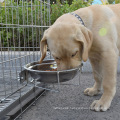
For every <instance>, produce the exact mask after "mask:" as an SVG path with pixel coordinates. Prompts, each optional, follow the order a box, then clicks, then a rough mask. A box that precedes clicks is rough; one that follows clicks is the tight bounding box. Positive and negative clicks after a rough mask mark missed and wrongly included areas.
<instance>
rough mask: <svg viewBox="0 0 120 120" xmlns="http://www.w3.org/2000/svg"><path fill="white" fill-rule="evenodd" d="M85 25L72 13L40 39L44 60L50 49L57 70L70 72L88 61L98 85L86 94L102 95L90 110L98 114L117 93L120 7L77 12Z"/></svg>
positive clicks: (60, 20) (103, 6)
mask: <svg viewBox="0 0 120 120" xmlns="http://www.w3.org/2000/svg"><path fill="white" fill-rule="evenodd" d="M74 13H76V14H78V15H79V16H80V17H81V18H82V20H83V21H84V23H85V26H83V25H82V24H81V23H80V21H79V20H78V19H77V18H76V17H75V16H73V15H71V14H64V15H62V16H61V17H59V18H58V19H57V20H56V21H55V23H54V24H53V25H52V26H51V27H50V28H48V29H47V30H46V31H45V32H44V35H43V38H42V40H41V44H40V47H41V52H42V57H41V59H40V63H41V62H42V60H43V59H44V58H45V56H46V51H47V46H48V47H49V49H50V51H51V54H52V55H53V57H54V59H55V60H56V63H57V66H58V70H64V69H71V68H74V67H77V66H79V65H80V64H81V62H82V60H83V61H87V59H88V58H89V60H90V62H91V65H92V69H93V75H94V79H95V84H94V85H93V87H91V88H87V89H86V90H85V91H84V94H85V95H89V96H94V95H97V94H99V92H100V90H101V88H102V87H103V90H104V92H103V94H102V96H101V98H100V99H99V100H95V101H94V102H93V103H92V104H91V106H90V108H91V109H92V110H95V111H106V110H107V109H109V107H110V105H111V102H112V100H113V97H114V95H115V93H116V75H117V64H118V58H119V56H120V5H119V4H116V5H92V6H90V7H85V8H81V9H78V10H76V11H74Z"/></svg>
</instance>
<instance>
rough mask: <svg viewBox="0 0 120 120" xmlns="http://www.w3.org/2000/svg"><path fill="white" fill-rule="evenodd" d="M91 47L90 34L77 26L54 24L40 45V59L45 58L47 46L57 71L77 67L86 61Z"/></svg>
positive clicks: (82, 27)
mask: <svg viewBox="0 0 120 120" xmlns="http://www.w3.org/2000/svg"><path fill="white" fill-rule="evenodd" d="M91 45H92V34H91V32H90V31H89V30H88V29H87V28H86V27H84V26H82V25H78V24H63V23H59V24H54V25H52V26H51V27H50V28H48V29H47V30H46V31H45V32H44V35H43V38H42V40H41V43H40V49H41V53H42V57H41V59H40V63H41V62H42V61H43V59H44V58H45V56H46V52H47V46H48V47H49V49H50V51H51V54H52V56H53V57H54V59H55V61H56V63H57V69H58V70H65V69H71V68H75V67H78V66H79V65H80V64H81V61H82V60H83V61H87V59H88V52H89V50H90V48H91Z"/></svg>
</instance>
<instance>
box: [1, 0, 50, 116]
mask: <svg viewBox="0 0 120 120" xmlns="http://www.w3.org/2000/svg"><path fill="white" fill-rule="evenodd" d="M49 25H50V0H4V1H3V2H0V101H1V103H0V112H2V111H3V109H4V108H6V105H4V107H3V104H4V102H5V101H6V100H7V99H8V103H9V101H12V100H13V101H14V100H16V99H18V98H20V97H21V96H22V95H24V94H25V93H26V92H27V91H29V90H30V89H31V86H27V85H26V84H27V81H26V83H23V84H20V82H19V73H20V72H21V71H22V70H23V66H24V65H25V64H27V63H30V62H32V61H38V60H39V59H40V52H39V50H40V40H41V37H42V35H43V32H44V30H45V29H46V28H48V27H49ZM9 99H10V100H9ZM1 106H2V107H1ZM6 114H7V113H6Z"/></svg>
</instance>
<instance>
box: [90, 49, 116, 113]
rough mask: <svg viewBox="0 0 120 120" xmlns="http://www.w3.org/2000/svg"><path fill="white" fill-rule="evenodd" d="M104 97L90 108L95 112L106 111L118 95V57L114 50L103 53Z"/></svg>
mask: <svg viewBox="0 0 120 120" xmlns="http://www.w3.org/2000/svg"><path fill="white" fill-rule="evenodd" d="M101 61H102V64H101V65H102V73H103V82H102V84H103V90H104V92H103V95H102V96H101V98H100V99H99V100H95V101H94V102H93V103H92V104H91V106H90V108H91V109H92V110H95V111H106V110H107V109H108V108H109V107H110V105H111V102H112V99H113V97H114V95H115V93H116V75H117V63H118V56H117V54H116V53H115V51H114V50H111V51H109V52H103V53H102V59H101Z"/></svg>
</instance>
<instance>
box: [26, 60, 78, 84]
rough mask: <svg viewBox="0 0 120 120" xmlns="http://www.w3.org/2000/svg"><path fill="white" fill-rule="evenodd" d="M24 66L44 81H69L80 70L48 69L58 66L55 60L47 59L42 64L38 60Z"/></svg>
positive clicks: (32, 75)
mask: <svg viewBox="0 0 120 120" xmlns="http://www.w3.org/2000/svg"><path fill="white" fill-rule="evenodd" d="M24 68H25V69H26V70H27V71H28V72H29V73H30V75H31V77H32V78H33V79H36V80H37V81H40V82H44V83H58V82H66V81H69V80H71V79H73V78H74V77H75V76H76V74H77V72H78V71H79V68H74V69H69V70H62V71H46V70H51V69H54V68H56V63H55V61H54V60H45V61H43V63H42V64H39V63H38V62H33V63H29V64H27V65H25V66H24ZM58 78H59V79H58Z"/></svg>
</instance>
